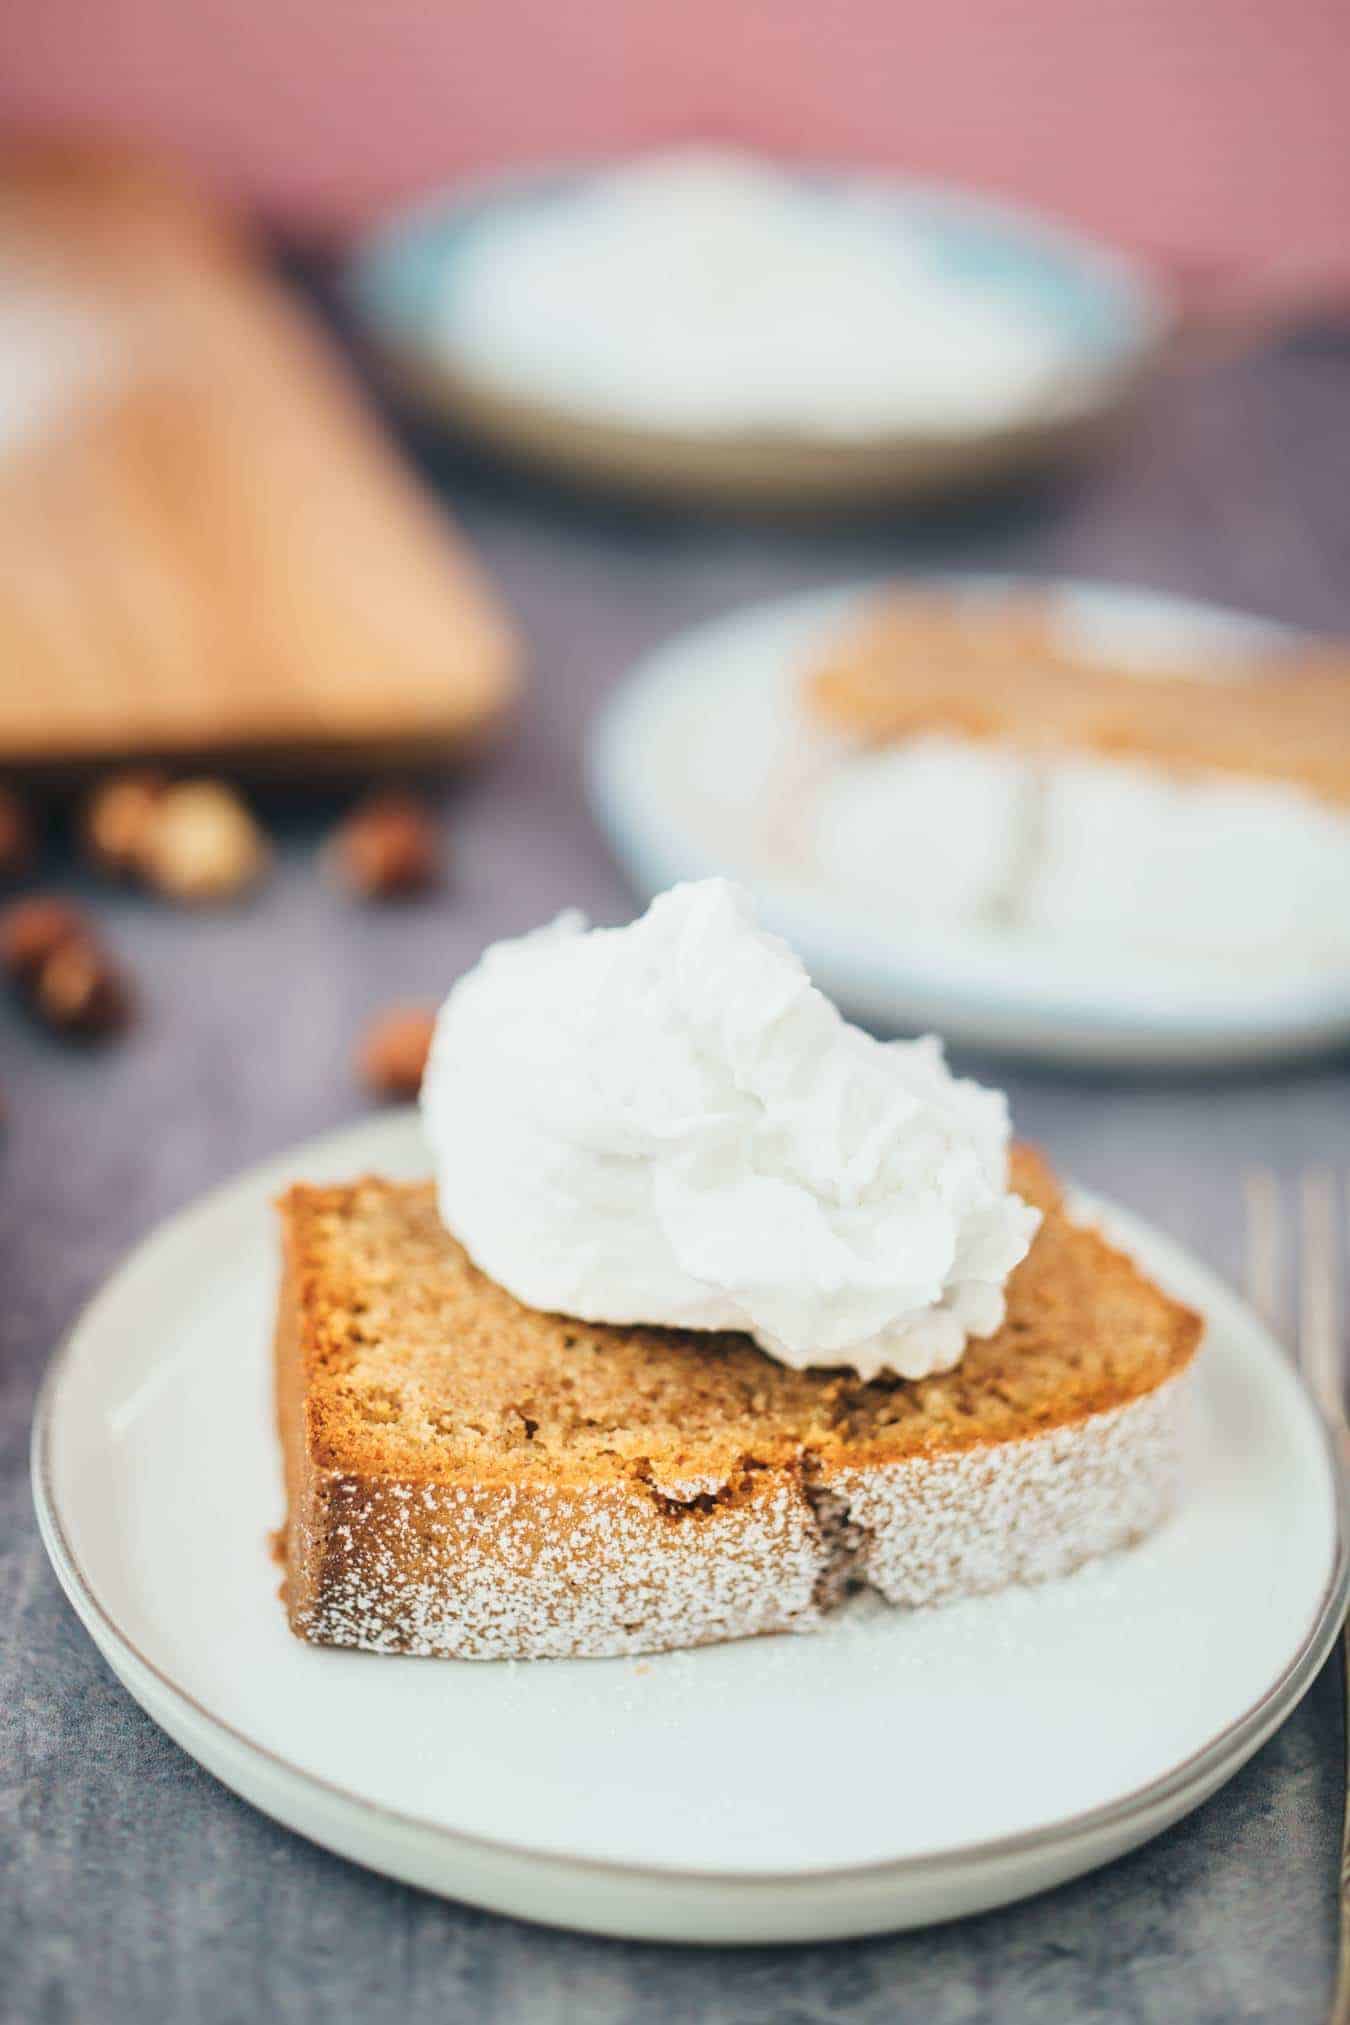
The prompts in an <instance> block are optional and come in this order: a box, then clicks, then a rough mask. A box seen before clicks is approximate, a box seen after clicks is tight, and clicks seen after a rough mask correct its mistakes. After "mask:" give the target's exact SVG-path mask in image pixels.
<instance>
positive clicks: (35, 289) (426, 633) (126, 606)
mask: <svg viewBox="0 0 1350 2025" xmlns="http://www.w3.org/2000/svg"><path fill="white" fill-rule="evenodd" d="M517 662H518V654H517V647H516V642H515V637H514V634H513V631H512V628H511V626H510V624H509V623H508V621H507V619H506V617H505V615H504V613H503V612H502V610H501V608H500V607H499V605H498V603H497V601H496V599H495V598H494V596H493V594H492V593H491V591H490V590H489V588H488V587H487V585H486V584H485V582H484V580H483V579H482V577H481V576H480V574H479V572H478V570H477V569H476V568H475V566H474V565H473V563H472V562H471V561H470V559H469V557H468V556H467V554H466V552H465V550H464V547H463V546H462V544H461V542H460V541H459V540H458V538H457V537H456V535H455V533H454V531H453V529H452V528H451V526H450V524H449V522H448V521H447V519H446V518H445V516H444V515H443V514H442V512H441V511H440V509H439V508H438V507H437V506H436V505H435V503H434V502H433V501H432V500H431V499H430V497H429V496H428V495H427V494H426V493H424V492H423V490H422V489H421V487H420V486H419V485H418V484H417V482H416V481H415V479H414V478H413V476H412V475H411V473H410V472H409V471H408V470H407V469H406V468H405V467H404V465H403V463H402V462H401V460H400V458H399V457H398V455H397V453H396V451H395V450H394V448H393V446H392V445H391V444H390V443H389V442H388V441H387V440H386V438H385V436H384V434H383V432H382V431H381V429H380V427H379V425H378V423H377V422H376V420H375V418H374V417H373V415H372V414H371V413H370V412H369V411H368V410H367V408H366V406H365V404H364V402H363V400H362V398H361V397H360V395H359V393H358V392H357V390H356V389H355V387H354V385H353V384H352V382H351V381H350V379H349V377H348V374H347V372H346V370H345V368H344V366H343V365H342V363H341V361H340V359H339V358H338V357H337V356H336V354H335V353H334V352H333V351H332V349H331V348H330V346H329V344H328V342H327V340H326V339H325V338H324V336H323V335H322V333H321V332H320V331H319V330H318V329H317V328H316V327H315V326H314V325H313V324H312V323H311V321H310V319H309V318H308V317H307V316H306V315H305V313H304V312H303V311H302V309H301V308H300V307H299V305H298V304H297V303H296V302H294V301H292V299H291V297H290V295H289V293H288V292H287V291H286V290H285V288H284V287H283V286H282V285H281V284H280V283H278V282H276V281H274V280H273V279H272V278H271V277H270V276H269V275H268V273H267V272H266V271H265V269H264V268H263V267H262V266H261V265H259V264H258V262H256V261H255V259H254V258H253V256H252V254H251V252H250V250H249V248H248V246H247V245H246V243H245V242H244V241H243V239H242V238H241V237H240V236H238V235H236V234H235V233H234V232H233V231H232V230H230V229H228V228H227V227H226V226H225V225H224V224H223V223H222V222H221V221H220V220H219V219H217V218H216V217H215V216H214V215H213V214H212V213H211V212H210V211H209V209H207V208H206V207H205V206H204V205H203V204H202V203H201V202H200V201H199V200H198V199H197V198H196V197H195V196H194V195H192V194H191V193H190V192H188V191H187V190H186V189H184V188H183V187H182V186H180V185H179V184H178V183H177V182H176V181H175V180H174V179H173V178H172V177H169V176H167V175H165V174H164V173H163V172H162V171H160V170H158V169H156V168H154V167H150V166H147V165H145V164H143V163H140V162H139V161H134V160H130V159H127V158H123V157H115V156H107V155H101V156H94V157H91V156H89V155H78V154H77V155H72V154H69V153H45V154H42V155H40V156H39V155H34V154H32V153H29V154H26V155H23V156H17V157H13V158H11V159H10V160H9V161H8V162H7V163H4V164H0V766H8V767H12V768H16V769H20V770H22V769H30V768H42V769H48V770H57V771H59V770H61V769H66V768H70V767H72V766H87V765H89V764H94V763H100V762H104V761H107V760H111V759H114V758H121V757H125V756H128V755H157V756H165V757H169V758H182V759H186V758H188V757H191V758H192V759H193V760H202V759H207V760H210V761H212V762H214V763H218V764H230V765H234V766H241V767H244V768H246V769H249V770H256V769H258V768H261V767H270V768H273V769H275V768H278V767H282V768H296V769H301V768H309V767H312V766H315V765H331V764H336V765H340V766H343V767H346V766H350V765H358V766H362V767H364V766H368V765H375V764H379V763H381V762H383V761H386V760H393V761H398V762H403V761H406V760H408V759H410V758H414V757H415V758H418V759H427V758H433V757H435V756H437V755H438V754H440V753H443V752H446V751H450V750H453V749H455V748H458V747H460V746H461V745H462V744H463V743H464V742H465V741H466V740H470V739H472V738H473V737H475V736H476V735H477V734H479V733H481V732H482V731H483V730H484V729H485V728H486V727H487V726H489V725H490V724H491V722H492V721H493V719H494V718H496V717H497V715H498V714H499V713H500V711H501V710H502V709H503V707H504V706H505V705H506V704H507V702H508V701H509V699H510V697H511V695H512V692H513V690H514V688H515V684H516V670H517Z"/></svg>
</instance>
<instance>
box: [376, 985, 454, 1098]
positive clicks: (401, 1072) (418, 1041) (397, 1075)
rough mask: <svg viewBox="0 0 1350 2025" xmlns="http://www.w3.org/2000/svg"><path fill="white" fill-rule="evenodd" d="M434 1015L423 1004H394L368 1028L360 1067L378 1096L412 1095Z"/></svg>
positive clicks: (423, 1063)
mask: <svg viewBox="0 0 1350 2025" xmlns="http://www.w3.org/2000/svg"><path fill="white" fill-rule="evenodd" d="M435 1025H436V1015H435V1013H434V1012H432V1011H431V1010H430V1009H429V1008H428V1007H426V1006H407V1005H404V1006H393V1007H391V1009H390V1010H389V1011H388V1012H386V1013H381V1015H380V1017H379V1018H378V1019H377V1020H376V1021H375V1022H374V1024H373V1025H372V1026H371V1027H370V1028H368V1030H367V1032H366V1037H365V1039H364V1041H363V1042H362V1043H361V1054H360V1069H361V1074H362V1076H363V1078H364V1079H365V1081H366V1083H367V1084H368V1085H369V1087H370V1088H371V1089H372V1090H373V1091H374V1092H375V1095H376V1096H377V1097H390V1098H397V1097H415V1096H416V1095H417V1092H418V1091H419V1090H420V1089H421V1087H422V1074H423V1071H424V1070H425V1068H426V1065H427V1056H428V1055H429V1054H430V1052H431V1036H432V1032H433V1029H434V1028H435Z"/></svg>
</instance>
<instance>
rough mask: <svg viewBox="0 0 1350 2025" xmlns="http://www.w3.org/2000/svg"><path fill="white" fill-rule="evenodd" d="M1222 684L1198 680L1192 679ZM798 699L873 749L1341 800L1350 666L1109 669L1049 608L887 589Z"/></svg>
mask: <svg viewBox="0 0 1350 2025" xmlns="http://www.w3.org/2000/svg"><path fill="white" fill-rule="evenodd" d="M1207 672H1209V673H1211V674H1217V675H1218V676H1219V677H1221V678H1222V686H1221V687H1220V686H1219V684H1218V682H1217V681H1216V682H1214V683H1212V684H1211V685H1209V686H1206V685H1205V683H1204V682H1203V681H1202V682H1200V683H1197V679H1196V678H1197V674H1199V675H1200V676H1202V677H1203V676H1204V675H1205V674H1206V673H1207ZM807 697H808V702H809V705H810V707H811V709H812V712H813V714H814V715H815V716H816V717H817V718H818V719H819V720H821V721H823V722H824V723H825V724H827V725H828V726H829V727H830V728H831V729H833V730H835V731H838V732H841V733H843V734H845V735H846V736H848V737H850V738H854V739H857V740H859V741H860V742H862V743H864V744H868V745H882V744H893V743H896V742H898V741H900V740H903V739H911V738H917V737H922V736H924V735H927V734H939V735H946V736H950V737H955V738H964V739H973V740H980V741H984V740H995V741H998V742H1000V743H1003V744H1006V745H1010V746H1013V747H1016V748H1018V749H1020V750H1022V751H1029V752H1033V753H1037V754H1044V753H1047V752H1055V751H1069V752H1078V753H1083V754H1094V755H1097V756H1099V757H1102V758H1109V759H1116V760H1131V761H1138V762H1142V763H1144V764H1147V765H1152V766H1157V767H1159V768H1163V769H1166V770H1167V771H1169V772H1172V773H1177V774H1182V775H1185V774H1214V773H1221V774H1230V775H1237V776H1240V777H1243V778H1246V779H1250V780H1256V781H1271V782H1280V783H1284V784H1285V785H1288V786H1292V787H1297V788H1302V789H1305V790H1307V791H1308V792H1309V793H1311V794H1313V795H1315V796H1317V797H1318V798H1319V799H1320V800H1323V801H1326V802H1329V803H1333V804H1336V805H1339V806H1341V807H1344V806H1345V805H1347V804H1350V656H1348V655H1347V652H1346V650H1345V648H1343V647H1339V646H1336V645H1334V644H1323V645H1313V646H1298V647H1295V648H1285V649H1283V650H1281V651H1275V650H1271V651H1268V652H1266V653H1265V654H1263V655H1261V656H1255V655H1248V656H1247V657H1246V658H1245V659H1242V658H1240V657H1239V656H1237V655H1236V654H1231V655H1230V656H1229V657H1228V665H1227V666H1226V667H1225V668H1223V669H1219V670H1217V671H1215V670H1210V671H1206V670H1205V669H1203V668H1200V669H1197V667H1196V664H1195V663H1194V662H1193V661H1192V662H1190V663H1188V664H1184V665H1183V664H1180V663H1178V664H1177V665H1175V666H1161V665H1158V664H1157V663H1152V662H1151V663H1150V664H1149V666H1148V668H1147V671H1146V673H1144V674H1141V671H1140V669H1139V668H1138V667H1137V666H1130V665H1127V664H1124V663H1120V664H1115V663H1112V662H1111V661H1109V660H1106V659H1103V657H1102V656H1101V655H1100V654H1097V653H1089V652H1087V651H1086V649H1085V648H1084V647H1082V646H1080V645H1079V644H1077V643H1076V641H1075V638H1074V636H1073V634H1072V632H1071V631H1070V630H1069V629H1068V628H1067V627H1066V626H1065V625H1063V624H1060V623H1056V621H1055V618H1054V615H1053V610H1052V607H1051V606H1050V604H1049V602H1048V601H1047V600H1043V599H1035V598H1028V597H1025V596H1023V597H1018V598H1013V597H1008V598H1005V599H984V598H980V599H972V600H960V599H956V598H951V597H944V596H940V595H936V594H928V595H924V594H919V593H915V592H912V591H903V590H897V591H895V592H893V593H892V594H890V595H889V596H886V597H882V598H880V599H878V600H876V601H875V602H874V603H872V604H870V605H868V606H867V607H866V608H865V609H864V610H863V612H862V613H861V614H860V615H859V618H858V620H857V622H856V623H855V624H854V625H853V626H852V627H851V628H850V629H848V630H847V631H846V632H845V634H844V635H843V636H842V637H841V638H840V639H839V640H838V641H837V642H835V644H834V645H833V646H831V647H830V648H829V649H828V650H827V651H826V652H825V653H824V655H823V656H822V657H821V659H820V661H819V663H818V665H817V666H816V667H815V669H813V670H812V672H811V674H810V676H809V678H808V682H807Z"/></svg>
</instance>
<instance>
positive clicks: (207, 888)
mask: <svg viewBox="0 0 1350 2025" xmlns="http://www.w3.org/2000/svg"><path fill="white" fill-rule="evenodd" d="M267 858H268V849H267V840H266V838H265V837H264V836H263V833H262V831H261V830H260V829H259V828H258V825H257V823H256V822H255V821H254V820H253V817H252V815H251V814H250V812H249V810H248V808H247V807H246V806H245V804H244V803H243V802H242V801H241V800H240V799H239V796H238V795H237V794H235V793H234V791H233V789H232V788H228V787H226V786H225V785H224V783H223V782H222V781H214V780H194V781H183V782H182V783H180V784H179V785H177V786H175V787H170V788H166V789H165V791H164V793H163V794H162V795H161V796H160V798H159V800H158V801H157V802H156V804H155V806H154V808H153V810H152V811H151V814H150V819H149V821H148V823H147V825H146V829H145V833H144V836H143V838H142V840H141V845H140V849H139V852H138V859H139V863H140V869H141V871H142V872H143V874H144V875H145V878H146V879H147V880H148V881H149V883H150V885H152V886H153V887H154V888H155V889H156V891H157V892H160V893H163V894H165V895H167V896H168V898H169V899H171V900H182V901H186V902H188V903H189V904H191V905H195V904H199V903H208V904H209V903H210V902H212V901H219V900H229V899H233V898H234V896H235V895H236V894H239V893H242V892H244V891H245V890H246V889H247V888H248V887H250V886H252V885H254V884H256V882H257V881H258V879H260V878H261V876H262V873H263V870H264V868H265V866H266V864H267Z"/></svg>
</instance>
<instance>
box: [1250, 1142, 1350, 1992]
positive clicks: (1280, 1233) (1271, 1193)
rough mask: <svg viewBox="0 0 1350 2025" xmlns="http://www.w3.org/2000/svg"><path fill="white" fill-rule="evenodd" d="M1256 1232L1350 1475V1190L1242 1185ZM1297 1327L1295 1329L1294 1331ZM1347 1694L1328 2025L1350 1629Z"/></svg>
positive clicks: (1345, 1865) (1341, 1974)
mask: <svg viewBox="0 0 1350 2025" xmlns="http://www.w3.org/2000/svg"><path fill="white" fill-rule="evenodd" d="M1243 1195H1244V1199H1245V1204H1246V1213H1247V1214H1246V1224H1247V1233H1246V1235H1247V1246H1246V1263H1247V1294H1248V1298H1249V1299H1250V1301H1251V1303H1252V1306H1253V1307H1254V1308H1255V1309H1256V1310H1257V1312H1258V1313H1259V1314H1260V1315H1262V1316H1263V1317H1264V1318H1265V1320H1266V1321H1267V1322H1268V1323H1269V1324H1270V1327H1271V1328H1272V1329H1273V1330H1274V1332H1275V1334H1276V1335H1277V1336H1278V1337H1279V1338H1280V1340H1281V1341H1282V1342H1285V1343H1291V1344H1292V1345H1293V1349H1294V1358H1295V1362H1296V1364H1297V1366H1298V1370H1299V1373H1300V1375H1301V1377H1302V1379H1303V1382H1304V1384H1305V1385H1306V1386H1307V1388H1308V1390H1309V1392H1310V1393H1311V1394H1312V1397H1313V1399H1314V1400H1315V1401H1316V1403H1317V1405H1318V1407H1319V1408H1320V1410H1321V1412H1322V1415H1323V1417H1324V1419H1325V1420H1326V1423H1327V1426H1328V1428H1329V1429H1330V1430H1331V1436H1332V1440H1333V1442H1334V1444H1335V1448H1336V1453H1337V1455H1338V1457H1339V1459H1340V1464H1341V1468H1342V1470H1344V1471H1347V1472H1350V1418H1348V1417H1347V1410H1346V1398H1345V1356H1344V1351H1345V1339H1344V1334H1343V1330H1344V1322H1345V1310H1346V1297H1345V1288H1346V1283H1347V1275H1350V1221H1348V1220H1347V1216H1346V1210H1347V1206H1350V1185H1348V1184H1347V1183H1345V1182H1342V1181H1341V1180H1340V1179H1338V1177H1337V1176H1336V1175H1335V1174H1334V1173H1333V1172H1332V1170H1331V1169H1330V1168H1323V1167H1319V1168H1308V1169H1306V1170H1305V1171H1304V1173H1303V1174H1302V1175H1301V1176H1300V1177H1299V1183H1298V1189H1297V1195H1296V1199H1295V1201H1294V1202H1293V1203H1292V1205H1290V1206H1289V1207H1288V1208H1286V1204H1285V1201H1284V1198H1283V1195H1282V1192H1281V1187H1280V1181H1279V1177H1278V1176H1277V1175H1276V1174H1275V1172H1274V1171H1273V1169H1271V1168H1269V1167H1252V1168H1249V1169H1248V1170H1247V1172H1246V1173H1245V1174H1244V1176H1243ZM1291 1224H1292V1225H1293V1226H1294V1227H1295V1229H1296V1231H1297V1242H1296V1247H1295V1250H1294V1254H1293V1258H1294V1265H1295V1270H1294V1274H1293V1285H1292V1287H1291V1286H1290V1276H1289V1274H1288V1273H1287V1272H1286V1259H1287V1258H1288V1256H1289V1247H1288V1239H1287V1232H1288V1229H1289V1226H1290V1225H1291ZM1291 1324H1292V1326H1291ZM1341 1663H1342V1674H1343V1679H1344V1684H1345V1693H1346V1743H1347V1765H1346V1781H1347V1785H1346V1798H1345V1805H1344V1810H1343V1813H1342V1824H1341V1873H1340V1892H1339V1900H1340V1932H1339V1940H1338V1945H1337V1960H1336V1989H1335V1994H1334V1995H1333V1997H1332V2001H1331V2010H1330V2013H1329V2014H1328V2015H1329V2025H1350V1621H1347V1623H1346V1625H1345V1626H1344V1627H1343V1629H1342V1631H1341Z"/></svg>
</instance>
